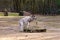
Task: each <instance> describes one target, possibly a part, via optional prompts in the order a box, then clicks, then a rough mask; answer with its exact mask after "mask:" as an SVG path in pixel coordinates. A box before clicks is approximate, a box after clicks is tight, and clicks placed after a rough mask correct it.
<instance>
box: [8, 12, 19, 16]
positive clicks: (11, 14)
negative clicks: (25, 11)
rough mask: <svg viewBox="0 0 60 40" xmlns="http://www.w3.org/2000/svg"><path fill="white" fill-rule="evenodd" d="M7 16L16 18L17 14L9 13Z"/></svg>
mask: <svg viewBox="0 0 60 40" xmlns="http://www.w3.org/2000/svg"><path fill="white" fill-rule="evenodd" d="M8 16H18V13H9V14H8Z"/></svg>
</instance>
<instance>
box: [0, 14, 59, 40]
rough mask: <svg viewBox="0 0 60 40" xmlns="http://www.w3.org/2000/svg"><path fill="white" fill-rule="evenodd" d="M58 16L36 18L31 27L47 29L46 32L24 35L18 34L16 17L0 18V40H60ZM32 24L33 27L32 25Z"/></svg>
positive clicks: (22, 33) (17, 19) (17, 18)
mask: <svg viewBox="0 0 60 40" xmlns="http://www.w3.org/2000/svg"><path fill="white" fill-rule="evenodd" d="M59 18H60V16H39V15H38V16H37V22H38V24H36V21H33V22H31V23H30V25H31V26H33V25H35V26H40V27H44V28H46V29H47V31H46V32H39V33H26V32H19V25H18V21H19V19H20V17H18V16H15V17H13V16H8V17H2V16H1V17H0V40H60V19H59ZM32 24H33V25H32Z"/></svg>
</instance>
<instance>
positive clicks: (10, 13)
mask: <svg viewBox="0 0 60 40" xmlns="http://www.w3.org/2000/svg"><path fill="white" fill-rule="evenodd" d="M18 15H19V13H13V12H8V16H18ZM0 16H4V13H3V12H0Z"/></svg>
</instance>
